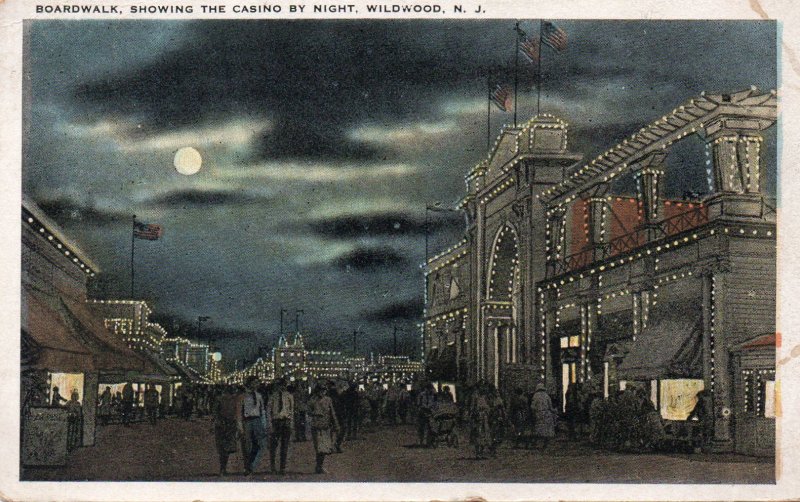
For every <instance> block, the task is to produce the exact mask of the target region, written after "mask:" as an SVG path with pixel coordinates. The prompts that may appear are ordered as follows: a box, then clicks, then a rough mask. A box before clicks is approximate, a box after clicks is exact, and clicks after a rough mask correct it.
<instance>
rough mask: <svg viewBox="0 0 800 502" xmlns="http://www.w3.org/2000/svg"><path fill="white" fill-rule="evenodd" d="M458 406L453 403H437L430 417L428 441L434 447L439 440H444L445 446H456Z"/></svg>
mask: <svg viewBox="0 0 800 502" xmlns="http://www.w3.org/2000/svg"><path fill="white" fill-rule="evenodd" d="M457 422H458V406H456V404H455V403H438V404H437V406H436V408H435V409H434V410H433V413H432V414H431V417H430V427H429V430H430V438H429V443H430V445H431V446H432V447H434V448H435V447H436V445H437V443H438V442H440V441H445V443H446V444H447V446H450V447H453V448H456V447H458V434H457V433H456V424H457Z"/></svg>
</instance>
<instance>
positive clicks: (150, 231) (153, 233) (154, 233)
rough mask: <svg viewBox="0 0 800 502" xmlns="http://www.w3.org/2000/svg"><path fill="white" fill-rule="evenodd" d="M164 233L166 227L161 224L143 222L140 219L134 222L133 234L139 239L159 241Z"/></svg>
mask: <svg viewBox="0 0 800 502" xmlns="http://www.w3.org/2000/svg"><path fill="white" fill-rule="evenodd" d="M163 234H164V229H163V228H161V225H153V224H150V223H141V222H138V221H135V222H133V236H134V237H136V238H137V239H144V240H148V241H157V240H158V239H159V238H161V236H162V235H163Z"/></svg>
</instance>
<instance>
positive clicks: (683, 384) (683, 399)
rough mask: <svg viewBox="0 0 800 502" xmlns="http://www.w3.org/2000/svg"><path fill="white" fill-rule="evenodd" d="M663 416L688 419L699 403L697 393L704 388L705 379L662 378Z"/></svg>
mask: <svg viewBox="0 0 800 502" xmlns="http://www.w3.org/2000/svg"><path fill="white" fill-rule="evenodd" d="M659 383H660V387H661V407H660V408H661V410H660V411H661V418H663V419H665V420H686V418H687V417H688V416H689V414H690V413H691V412H692V410H693V409H694V406H695V404H697V393H698V392H700V391H701V390H703V380H699V379H697V380H696V379H689V378H685V379H674V380H661V381H660V382H659Z"/></svg>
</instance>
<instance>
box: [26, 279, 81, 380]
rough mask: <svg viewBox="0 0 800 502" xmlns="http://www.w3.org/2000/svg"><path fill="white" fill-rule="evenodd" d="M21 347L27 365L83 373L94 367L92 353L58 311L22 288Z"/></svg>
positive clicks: (49, 369) (55, 370)
mask: <svg viewBox="0 0 800 502" xmlns="http://www.w3.org/2000/svg"><path fill="white" fill-rule="evenodd" d="M21 299H22V319H21V321H22V338H23V344H22V346H23V347H24V348H26V349H27V350H26V351H25V352H27V354H23V356H25V357H24V362H25V364H26V366H27V367H28V368H33V369H41V370H48V371H54V372H68V373H83V372H88V371H93V370H94V369H95V365H94V359H93V358H92V352H91V350H89V348H87V347H86V346H85V345H83V344H82V343H81V342H80V340H78V339H77V338H76V337H75V335H74V334H73V333H72V331H71V330H70V329H69V327H68V326H67V324H66V323H65V322H64V319H63V318H62V316H61V315H60V314H59V313H58V311H57V310H56V309H54V308H52V307H51V306H50V305H48V303H47V302H46V301H44V300H43V299H42V298H41V297H40V296H39V295H38V294H35V293H34V292H33V291H32V290H30V289H28V288H24V287H23V288H22V298H21Z"/></svg>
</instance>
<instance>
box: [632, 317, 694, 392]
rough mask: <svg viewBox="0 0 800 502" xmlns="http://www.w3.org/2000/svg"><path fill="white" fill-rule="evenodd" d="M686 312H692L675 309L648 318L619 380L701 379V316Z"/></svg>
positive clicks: (634, 343)
mask: <svg viewBox="0 0 800 502" xmlns="http://www.w3.org/2000/svg"><path fill="white" fill-rule="evenodd" d="M686 312H691V310H689V309H681V308H674V309H673V310H672V313H671V314H670V315H665V316H663V317H662V318H661V319H657V318H656V319H651V324H649V325H648V326H647V327H646V328H645V329H644V331H643V332H642V333H641V334H640V335H639V336H638V337H637V338H636V341H635V342H633V343H632V344H631V348H630V352H629V353H628V355H627V356H625V358H624V359H623V360H622V363H621V364H620V366H619V368H618V369H617V371H618V373H617V374H618V376H619V378H620V379H622V380H639V381H641V380H658V379H665V378H702V376H703V365H702V354H703V346H702V333H703V320H702V315H697V316H692V315H685V313H686Z"/></svg>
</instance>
